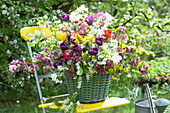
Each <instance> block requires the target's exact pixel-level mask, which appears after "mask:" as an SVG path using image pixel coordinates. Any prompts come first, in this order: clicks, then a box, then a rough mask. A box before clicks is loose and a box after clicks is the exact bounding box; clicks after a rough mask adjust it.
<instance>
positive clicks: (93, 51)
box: [89, 47, 99, 55]
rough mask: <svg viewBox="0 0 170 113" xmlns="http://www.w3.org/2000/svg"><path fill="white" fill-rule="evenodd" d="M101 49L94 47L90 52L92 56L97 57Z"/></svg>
mask: <svg viewBox="0 0 170 113" xmlns="http://www.w3.org/2000/svg"><path fill="white" fill-rule="evenodd" d="M98 50H99V48H97V47H93V48H92V49H91V50H89V54H90V55H97V54H98Z"/></svg>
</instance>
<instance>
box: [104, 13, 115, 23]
mask: <svg viewBox="0 0 170 113" xmlns="http://www.w3.org/2000/svg"><path fill="white" fill-rule="evenodd" d="M105 16H106V18H107V20H106V21H112V19H113V17H112V16H111V15H110V14H109V13H107V12H105Z"/></svg>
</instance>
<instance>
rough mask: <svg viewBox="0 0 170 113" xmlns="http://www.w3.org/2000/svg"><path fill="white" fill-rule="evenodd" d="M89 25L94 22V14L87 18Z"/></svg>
mask: <svg viewBox="0 0 170 113" xmlns="http://www.w3.org/2000/svg"><path fill="white" fill-rule="evenodd" d="M85 21H86V22H87V24H88V25H89V26H91V25H92V24H93V16H92V15H90V16H89V17H87V18H86V20H85Z"/></svg>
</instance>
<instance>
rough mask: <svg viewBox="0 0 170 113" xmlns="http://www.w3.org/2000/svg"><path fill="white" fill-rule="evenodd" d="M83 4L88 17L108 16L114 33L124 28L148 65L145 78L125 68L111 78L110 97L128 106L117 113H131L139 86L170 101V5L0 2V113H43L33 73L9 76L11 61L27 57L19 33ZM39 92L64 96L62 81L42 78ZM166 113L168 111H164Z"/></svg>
mask: <svg viewBox="0 0 170 113" xmlns="http://www.w3.org/2000/svg"><path fill="white" fill-rule="evenodd" d="M82 4H85V6H86V7H88V8H89V10H90V11H91V12H95V13H96V12H101V11H102V12H108V13H110V14H111V15H112V16H113V17H114V20H115V21H113V23H114V28H117V27H118V26H127V27H128V28H129V30H130V31H131V32H132V33H133V34H131V36H132V37H133V39H134V40H135V42H136V44H137V45H136V48H137V50H138V51H137V52H138V53H139V57H140V59H142V60H144V61H146V63H148V64H151V66H150V69H149V73H147V74H146V75H145V76H143V75H141V73H138V72H137V71H135V70H133V69H129V70H128V71H122V72H120V73H119V75H117V76H116V77H115V78H113V79H112V82H111V85H110V92H109V96H119V97H124V98H127V99H129V100H130V101H131V104H130V105H127V106H125V107H121V108H119V110H118V113H133V112H134V101H136V100H138V99H140V94H141V86H142V85H141V84H143V83H148V84H149V86H150V88H151V89H150V90H151V93H152V96H153V98H154V99H157V98H167V99H170V88H169V83H170V77H169V75H170V60H169V59H170V56H169V55H170V51H169V50H170V34H169V32H170V19H169V18H170V16H169V15H170V0H1V1H0V17H1V18H0V26H1V29H0V46H1V48H0V112H2V113H8V112H9V113H13V112H14V113H23V112H28V113H31V112H35V113H36V112H41V109H39V108H37V105H38V104H39V103H40V102H39V98H38V92H37V87H36V82H35V79H34V75H33V73H28V72H25V73H19V74H17V76H13V75H11V74H10V72H9V71H8V69H9V63H10V62H11V61H12V60H13V59H15V60H17V59H18V60H22V58H23V57H25V58H29V54H28V49H27V46H26V42H25V41H24V40H23V39H22V38H21V36H20V32H19V31H20V29H21V28H22V27H28V26H34V24H35V23H36V18H38V17H43V18H45V17H46V16H47V17H49V18H52V17H53V16H57V17H58V18H60V16H61V14H62V13H64V12H65V13H70V12H71V11H73V10H75V9H76V8H77V7H79V6H80V5H82ZM45 15H46V16H45ZM120 68H122V67H120ZM121 75H127V76H126V77H121ZM41 87H42V89H43V90H42V92H43V96H44V97H47V96H52V95H58V94H64V93H67V90H66V85H65V82H63V83H62V84H56V83H54V82H52V81H51V80H50V79H46V80H43V82H41ZM168 111H170V108H169V107H168V108H167V109H166V111H165V112H166V113H168ZM99 112H102V113H104V112H109V110H104V111H99Z"/></svg>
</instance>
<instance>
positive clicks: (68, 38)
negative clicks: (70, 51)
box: [67, 35, 71, 44]
mask: <svg viewBox="0 0 170 113" xmlns="http://www.w3.org/2000/svg"><path fill="white" fill-rule="evenodd" d="M67 40H68V43H69V44H70V43H71V35H68V36H67Z"/></svg>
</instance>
